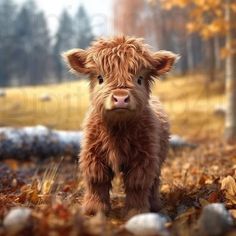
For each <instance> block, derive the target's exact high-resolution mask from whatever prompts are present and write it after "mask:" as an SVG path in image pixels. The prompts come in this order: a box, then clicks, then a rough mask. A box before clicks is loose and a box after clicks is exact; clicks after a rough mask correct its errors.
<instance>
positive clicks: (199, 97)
mask: <svg viewBox="0 0 236 236" xmlns="http://www.w3.org/2000/svg"><path fill="white" fill-rule="evenodd" d="M204 79H205V78H204V77H203V76H189V77H185V78H183V77H179V78H170V79H167V80H165V81H157V82H156V84H155V85H154V89H153V94H154V95H158V96H159V97H160V99H161V100H162V101H163V103H164V105H165V107H166V110H167V111H168V113H169V115H170V120H171V124H172V132H173V133H177V134H180V135H183V136H187V137H191V138H196V137H197V138H201V137H209V136H210V137H211V136H214V135H220V134H221V133H222V131H223V119H222V118H220V117H216V116H214V115H213V109H214V106H215V105H216V104H221V103H223V102H224V96H223V88H222V84H221V83H219V82H218V83H214V84H210V85H209V84H206V83H205V82H204ZM42 95H50V97H51V101H41V100H40V99H39V98H40V97H41V96H42ZM88 99H89V94H88V82H87V81H79V82H67V83H63V84H61V85H50V86H38V87H23V88H14V89H7V96H6V97H5V98H0V126H25V125H37V124H43V125H46V126H48V127H51V128H55V129H65V130H78V129H80V128H81V122H82V120H83V117H84V114H85V112H86V109H87V106H88Z"/></svg>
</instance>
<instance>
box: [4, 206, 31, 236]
mask: <svg viewBox="0 0 236 236" xmlns="http://www.w3.org/2000/svg"><path fill="white" fill-rule="evenodd" d="M30 216H31V209H29V208H23V207H17V208H13V209H11V210H10V212H9V213H8V214H7V215H6V217H5V218H4V220H3V225H4V227H5V228H6V230H7V233H8V234H10V235H14V234H16V233H18V232H20V231H21V230H22V229H24V228H25V227H26V226H27V224H28V222H29V219H30Z"/></svg>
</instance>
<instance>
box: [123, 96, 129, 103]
mask: <svg viewBox="0 0 236 236" xmlns="http://www.w3.org/2000/svg"><path fill="white" fill-rule="evenodd" d="M124 102H125V103H128V102H129V96H128V95H127V96H126V98H125V100H124Z"/></svg>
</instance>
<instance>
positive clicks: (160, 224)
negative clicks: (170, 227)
mask: <svg viewBox="0 0 236 236" xmlns="http://www.w3.org/2000/svg"><path fill="white" fill-rule="evenodd" d="M165 223H167V219H166V218H165V217H164V216H161V215H159V214H156V213H144V214H140V215H136V216H133V217H132V218H131V219H129V220H128V221H127V222H126V223H125V226H124V227H125V229H126V230H127V231H129V232H130V233H132V234H134V235H147V236H148V235H160V236H167V235H169V234H168V231H167V230H166V228H165Z"/></svg>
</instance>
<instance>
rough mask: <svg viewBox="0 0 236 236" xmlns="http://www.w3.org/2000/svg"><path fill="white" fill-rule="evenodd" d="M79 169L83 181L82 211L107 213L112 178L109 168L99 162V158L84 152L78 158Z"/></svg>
mask: <svg viewBox="0 0 236 236" xmlns="http://www.w3.org/2000/svg"><path fill="white" fill-rule="evenodd" d="M80 169H81V171H82V173H83V181H84V183H85V195H84V199H83V211H84V213H85V214H87V215H94V214H96V213H97V212H100V211H101V212H103V213H105V214H108V213H109V210H110V208H111V207H110V195H109V190H110V188H111V181H112V178H113V173H112V171H111V169H110V168H109V167H108V166H107V165H105V164H104V163H103V162H101V159H100V158H98V157H96V156H94V155H93V156H91V154H85V153H83V155H82V156H81V159H80Z"/></svg>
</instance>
